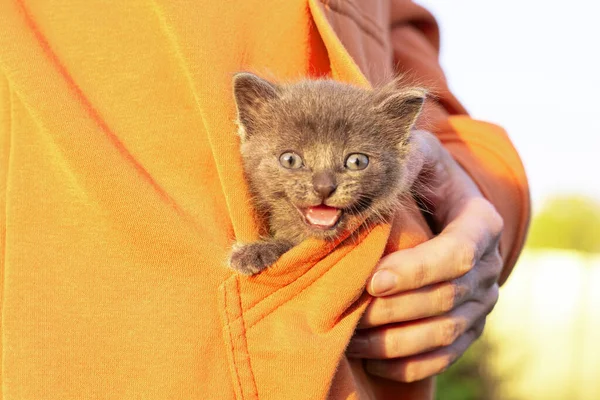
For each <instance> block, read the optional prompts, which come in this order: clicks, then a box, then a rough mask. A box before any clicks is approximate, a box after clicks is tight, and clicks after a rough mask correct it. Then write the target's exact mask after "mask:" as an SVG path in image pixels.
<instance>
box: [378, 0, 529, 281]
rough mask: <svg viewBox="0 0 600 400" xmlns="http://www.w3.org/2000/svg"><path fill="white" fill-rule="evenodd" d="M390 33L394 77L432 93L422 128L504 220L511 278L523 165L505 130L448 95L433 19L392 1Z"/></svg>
mask: <svg viewBox="0 0 600 400" xmlns="http://www.w3.org/2000/svg"><path fill="white" fill-rule="evenodd" d="M390 17H391V21H390V35H391V39H390V40H391V44H392V49H393V54H394V65H395V66H396V73H399V74H403V75H404V76H405V79H406V80H407V81H409V82H412V83H417V84H425V85H426V86H428V87H429V88H430V89H431V91H432V92H433V94H434V97H433V99H432V100H429V101H428V103H427V104H426V106H425V108H424V111H423V117H422V118H421V120H420V122H419V125H420V126H419V128H423V129H428V130H429V131H432V132H433V133H435V134H436V135H437V136H438V138H439V139H440V140H441V142H442V144H443V145H444V146H445V147H446V149H447V150H448V151H449V152H450V153H451V154H452V156H453V157H454V158H455V159H456V160H457V162H458V163H459V164H460V165H461V166H462V167H463V168H464V169H465V170H466V171H467V173H468V174H469V175H470V176H471V177H472V178H473V180H474V181H475V183H476V184H477V185H478V186H479V189H480V190H481V192H482V193H483V194H484V196H485V197H486V198H487V199H488V200H489V201H490V202H491V203H492V204H493V205H494V206H495V207H496V209H497V210H498V212H499V213H500V215H501V216H502V218H503V219H504V232H503V235H502V238H501V240H500V252H501V254H502V258H503V260H504V269H503V271H502V275H501V277H500V283H504V282H505V281H506V279H507V277H508V275H509V274H510V272H511V270H512V268H513V266H514V264H515V262H516V260H517V258H518V256H519V253H520V252H521V250H522V248H523V244H524V241H525V236H526V232H527V228H528V225H529V219H530V213H531V207H530V197H529V187H528V183H527V178H526V175H525V170H524V168H523V164H522V163H521V160H520V158H519V155H518V154H517V152H516V150H515V148H514V147H513V145H512V143H511V141H510V139H509V138H508V135H507V134H506V132H505V131H504V130H503V129H502V128H501V127H499V126H496V125H493V124H490V123H486V122H482V121H477V120H474V119H472V118H470V117H469V116H468V113H467V111H466V110H465V108H464V107H463V106H462V105H461V104H460V102H459V101H458V100H457V99H456V97H455V96H454V95H453V94H452V93H451V92H450V90H449V88H448V84H447V82H446V78H445V76H444V73H443V71H442V68H441V66H440V64H439V47H440V36H439V28H438V25H437V23H436V21H435V19H434V17H433V16H432V15H431V14H430V13H429V12H428V11H427V10H425V9H424V8H423V7H421V6H419V5H417V4H415V3H414V2H413V1H411V0H392V2H391V9H390Z"/></svg>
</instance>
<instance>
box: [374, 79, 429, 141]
mask: <svg viewBox="0 0 600 400" xmlns="http://www.w3.org/2000/svg"><path fill="white" fill-rule="evenodd" d="M426 96H427V91H426V90H425V89H420V88H413V89H408V90H400V91H394V92H388V93H387V94H382V96H381V97H379V99H378V101H377V102H376V105H375V109H376V110H377V111H379V112H383V113H385V114H386V115H387V116H388V117H390V118H391V119H392V121H393V122H394V124H395V125H396V126H397V127H398V130H399V131H400V132H402V133H408V131H409V130H410V129H411V128H412V127H413V125H414V124H415V122H416V120H417V117H418V116H419V113H420V112H421V109H422V108H423V104H424V103H425V98H426Z"/></svg>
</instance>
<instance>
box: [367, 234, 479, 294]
mask: <svg viewBox="0 0 600 400" xmlns="http://www.w3.org/2000/svg"><path fill="white" fill-rule="evenodd" d="M478 257H479V254H478V248H477V244H476V243H475V242H474V241H473V240H471V239H467V238H465V237H464V235H462V234H461V233H458V234H456V235H439V236H436V237H434V238H433V239H431V240H429V241H427V242H424V243H421V244H420V245H418V246H416V247H413V248H411V249H404V250H400V251H397V252H394V253H391V254H389V255H387V256H385V257H384V258H382V259H381V261H380V262H379V265H378V266H377V270H376V271H375V273H374V274H373V276H372V277H371V280H370V282H369V285H367V290H368V292H369V293H370V294H371V295H372V296H389V295H391V294H395V293H400V292H405V291H408V290H412V289H418V288H422V287H425V286H429V285H432V284H434V283H439V282H445V281H451V280H453V279H456V278H459V277H461V276H463V275H464V274H466V273H467V272H469V271H470V270H471V269H472V268H473V266H474V265H475V262H476V260H477V259H478Z"/></svg>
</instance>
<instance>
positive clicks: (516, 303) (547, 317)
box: [419, 0, 600, 400]
mask: <svg viewBox="0 0 600 400" xmlns="http://www.w3.org/2000/svg"><path fill="white" fill-rule="evenodd" d="M419 2H420V3H421V4H423V5H425V6H426V7H427V8H428V9H429V10H430V11H432V12H433V13H434V14H435V16H436V17H437V19H438V22H439V24H440V27H441V31H442V55H441V60H442V64H443V66H444V69H445V71H446V74H447V77H448V80H449V81H450V84H451V87H452V88H453V91H454V93H455V94H456V95H457V96H458V97H459V99H461V100H462V102H463V103H464V104H465V105H466V107H467V108H468V109H469V111H470V113H471V115H472V116H473V117H475V118H479V119H483V120H486V121H491V122H496V123H498V124H500V125H502V126H503V127H505V128H506V129H507V130H508V132H509V134H510V136H511V138H512V140H513V142H514V143H515V145H516V147H517V149H518V150H519V153H520V154H521V157H522V159H523V162H524V164H525V167H526V170H527V173H528V176H529V180H530V184H531V191H532V196H533V207H534V219H533V223H532V230H531V234H530V238H529V240H528V243H527V246H526V249H525V251H524V253H523V256H522V257H521V259H520V261H519V263H518V265H517V267H516V268H515V270H514V272H513V274H512V275H511V278H510V279H509V281H508V283H507V284H506V285H505V286H504V287H503V288H502V290H501V295H500V301H499V303H498V305H497V306H496V309H495V310H494V312H493V313H492V315H491V316H490V318H489V319H488V324H487V327H486V332H485V334H484V336H483V338H482V339H481V340H480V341H479V342H478V343H477V344H476V345H475V346H474V348H473V349H472V350H471V351H470V352H469V353H468V354H467V355H466V356H465V357H464V359H463V360H461V361H460V362H459V363H458V364H456V365H455V366H454V367H452V368H451V369H450V370H449V371H448V372H447V373H445V374H444V375H443V376H442V377H441V378H440V380H439V385H438V388H439V392H438V399H442V400H470V399H486V400H496V399H497V400H500V399H501V400H512V399H515V400H517V399H528V400H531V399H533V400H538V399H540V400H541V399H543V400H555V399H556V400H600V178H599V177H598V175H599V174H600V118H598V117H597V116H598V114H600V112H599V110H598V109H599V108H600V101H598V98H597V96H598V92H600V44H599V42H600V22H599V21H598V18H599V17H600V2H598V1H589V0H571V1H568V2H565V1H553V0H546V1H542V0H537V1H534V0H521V1H517V0H503V1H481V0H453V1H447V0H420V1H419Z"/></svg>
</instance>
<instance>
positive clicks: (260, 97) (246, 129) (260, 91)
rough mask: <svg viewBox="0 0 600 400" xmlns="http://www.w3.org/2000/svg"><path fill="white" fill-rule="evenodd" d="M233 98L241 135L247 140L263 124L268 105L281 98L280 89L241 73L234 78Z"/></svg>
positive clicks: (252, 75) (248, 74) (255, 77)
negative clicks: (263, 113)
mask: <svg viewBox="0 0 600 400" xmlns="http://www.w3.org/2000/svg"><path fill="white" fill-rule="evenodd" d="M233 96H234V98H235V104H236V106H237V114H238V115H237V116H238V122H239V124H240V128H242V129H240V134H241V135H242V140H245V139H247V138H249V137H250V136H252V134H254V131H255V129H256V127H257V125H259V124H260V123H261V120H262V119H261V115H262V111H263V110H264V107H265V105H266V103H268V102H269V101H270V100H273V99H275V98H276V97H278V96H279V91H278V87H277V86H276V85H275V84H272V83H271V82H268V81H266V80H264V79H262V78H259V77H258V76H256V75H254V74H251V73H248V72H241V73H238V74H235V76H234V77H233Z"/></svg>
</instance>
